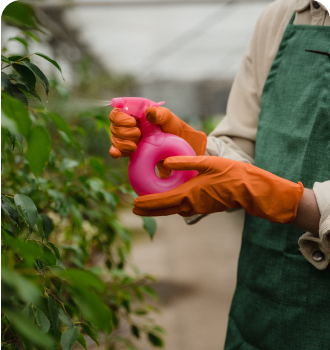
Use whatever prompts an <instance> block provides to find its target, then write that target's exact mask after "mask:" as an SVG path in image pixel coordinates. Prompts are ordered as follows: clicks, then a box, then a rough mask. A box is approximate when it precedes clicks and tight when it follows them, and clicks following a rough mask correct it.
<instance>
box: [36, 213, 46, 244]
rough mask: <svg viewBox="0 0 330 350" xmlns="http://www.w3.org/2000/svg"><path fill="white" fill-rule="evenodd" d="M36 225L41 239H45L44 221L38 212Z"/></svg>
mask: <svg viewBox="0 0 330 350" xmlns="http://www.w3.org/2000/svg"><path fill="white" fill-rule="evenodd" d="M37 227H38V231H39V234H40V237H41V239H42V240H44V239H45V231H44V221H43V219H42V217H41V216H40V215H39V214H38V219H37Z"/></svg>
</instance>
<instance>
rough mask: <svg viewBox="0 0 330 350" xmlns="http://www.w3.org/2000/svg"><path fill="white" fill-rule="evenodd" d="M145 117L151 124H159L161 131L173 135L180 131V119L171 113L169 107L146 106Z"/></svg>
mask: <svg viewBox="0 0 330 350" xmlns="http://www.w3.org/2000/svg"><path fill="white" fill-rule="evenodd" d="M146 118H147V120H148V121H149V122H150V123H151V124H157V125H159V126H161V129H162V131H164V132H168V133H171V134H174V135H179V134H180V133H181V129H182V126H181V123H183V122H182V120H181V119H179V118H178V117H177V116H176V115H175V114H173V113H172V112H171V111H170V110H169V109H167V108H164V107H157V108H155V107H148V108H147V109H146Z"/></svg>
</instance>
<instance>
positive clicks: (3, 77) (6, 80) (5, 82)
mask: <svg viewBox="0 0 330 350" xmlns="http://www.w3.org/2000/svg"><path fill="white" fill-rule="evenodd" d="M10 84H11V82H10V80H9V77H8V75H7V74H6V73H4V72H1V88H4V89H5V91H6V90H9V88H10Z"/></svg>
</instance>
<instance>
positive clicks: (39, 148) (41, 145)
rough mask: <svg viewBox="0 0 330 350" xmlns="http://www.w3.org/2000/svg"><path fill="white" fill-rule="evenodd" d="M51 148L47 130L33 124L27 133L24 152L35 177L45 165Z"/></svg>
mask: <svg viewBox="0 0 330 350" xmlns="http://www.w3.org/2000/svg"><path fill="white" fill-rule="evenodd" d="M51 148H52V143H51V140H50V137H49V134H48V131H47V130H46V129H45V127H43V126H42V125H37V126H35V127H34V128H33V129H32V130H31V132H30V134H29V138H28V150H27V154H26V157H27V159H28V161H29V164H30V168H31V171H32V172H33V174H34V175H35V177H38V176H39V175H40V173H42V171H43V170H44V168H45V167H46V164H47V162H48V159H49V155H50V151H51Z"/></svg>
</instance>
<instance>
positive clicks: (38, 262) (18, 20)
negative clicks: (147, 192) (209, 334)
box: [1, 2, 164, 350]
mask: <svg viewBox="0 0 330 350" xmlns="http://www.w3.org/2000/svg"><path fill="white" fill-rule="evenodd" d="M2 19H3V20H5V21H6V22H7V23H9V24H10V25H14V26H17V27H19V28H20V29H22V31H21V32H20V35H18V36H16V37H14V38H11V39H9V40H15V41H17V42H18V43H20V44H21V46H22V52H21V53H19V54H17V53H15V54H14V53H10V52H9V51H8V50H7V48H6V44H5V45H4V47H3V51H2V53H3V55H2V56H1V60H2V68H1V69H2V72H1V83H2V88H1V98H2V124H1V126H2V127H1V145H2V194H1V211H2V222H1V224H2V225H1V233H2V314H1V323H2V325H1V327H2V347H3V348H4V349H54V348H58V349H60V348H62V349H64V350H67V349H71V348H72V347H73V346H74V345H75V344H78V343H79V344H80V345H81V346H82V347H84V348H85V349H87V342H86V339H85V336H86V335H88V336H89V337H90V338H91V340H92V341H93V342H95V343H96V344H97V345H98V344H99V342H101V341H102V344H103V345H104V346H105V347H106V348H107V349H122V348H126V349H130V350H133V349H135V348H136V347H135V345H134V341H133V339H134V338H139V337H141V334H142V333H145V336H146V338H147V339H148V340H149V341H150V343H151V344H153V345H154V346H156V347H161V346H162V345H163V341H162V339H161V338H162V337H161V336H162V333H163V332H164V331H163V329H162V328H161V327H159V326H157V325H155V324H154V323H153V321H152V319H151V318H149V313H151V312H154V311H157V309H156V308H155V307H154V306H152V305H151V304H150V302H149V300H150V298H153V299H157V295H156V293H155V292H154V290H153V289H152V288H151V287H150V286H149V285H146V284H145V282H146V281H147V280H152V277H151V276H149V275H146V274H142V273H140V272H139V270H138V269H137V268H136V267H134V266H131V265H130V264H128V261H127V258H128V254H129V252H130V248H131V238H132V237H131V233H130V232H129V231H127V230H126V229H125V228H124V227H123V226H122V224H121V223H120V221H119V219H118V217H117V216H116V213H115V210H116V208H117V207H118V206H119V205H121V204H122V203H123V201H124V200H125V196H127V195H132V196H134V193H133V192H132V190H131V188H130V186H129V185H128V184H127V183H125V182H124V181H125V179H126V173H125V165H126V163H122V165H121V166H120V167H118V166H116V167H111V166H109V163H106V162H105V160H104V159H103V158H102V157H100V156H99V154H98V151H99V150H98V149H97V148H95V144H100V139H102V138H103V139H105V138H106V139H107V142H108V144H107V150H106V154H107V153H108V149H109V146H110V141H109V121H108V117H107V114H108V112H109V111H108V110H106V109H104V108H103V109H102V108H98V109H94V110H86V109H85V110H84V109H83V108H81V109H82V110H79V111H78V112H77V111H76V112H75V113H71V112H70V111H66V115H64V116H63V115H60V114H58V113H56V112H54V111H53V110H52V109H51V108H50V107H48V108H46V107H45V105H44V98H41V97H40V95H41V92H42V91H41V89H43V90H44V91H45V93H46V95H48V93H49V91H51V92H53V91H54V93H55V94H56V95H57V96H58V104H60V105H61V104H64V102H65V101H68V99H69V96H70V93H69V91H68V90H67V89H65V88H64V87H63V86H62V85H61V83H60V82H58V81H57V80H56V79H48V78H47V77H46V75H45V74H44V73H43V72H42V71H41V70H40V68H39V67H38V66H37V65H36V64H35V63H34V62H33V61H34V57H35V56H39V57H41V58H43V59H45V60H47V61H48V62H49V64H51V65H53V66H54V67H55V68H56V69H58V70H59V71H60V72H61V67H60V66H59V64H58V63H57V62H56V61H55V60H53V59H52V58H50V57H48V56H46V55H45V54H43V53H37V52H34V53H30V54H29V53H27V52H28V50H29V46H30V42H31V41H38V40H39V39H38V32H39V30H40V25H39V22H38V20H37V19H36V17H35V14H34V11H33V9H32V8H31V7H30V6H28V5H27V4H24V3H21V2H12V3H11V4H9V5H8V6H7V7H6V9H5V10H4V12H3V18H2ZM27 29H28V30H27ZM85 68H86V67H85ZM83 74H89V73H88V69H87V68H86V70H85V72H84V73H83ZM90 79H91V80H92V77H90ZM118 84H119V83H118ZM123 84H124V85H125V84H126V83H125V79H124V83H123ZM85 88H87V89H88V86H87V87H86V86H85V87H83V89H85ZM91 140H92V142H94V145H93V146H91V144H90V142H91ZM101 144H102V145H104V143H101ZM105 144H106V143H105ZM108 158H109V157H108ZM117 164H120V162H119V163H117ZM141 222H142V221H141ZM143 224H144V228H145V229H146V231H147V232H148V233H149V235H150V236H151V237H152V236H153V235H154V233H155V229H156V226H155V222H154V220H153V219H152V218H145V219H144V222H143ZM122 324H126V325H128V326H129V328H130V334H131V335H128V336H127V337H123V336H119V332H118V329H119V328H120V326H121V325H122Z"/></svg>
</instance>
